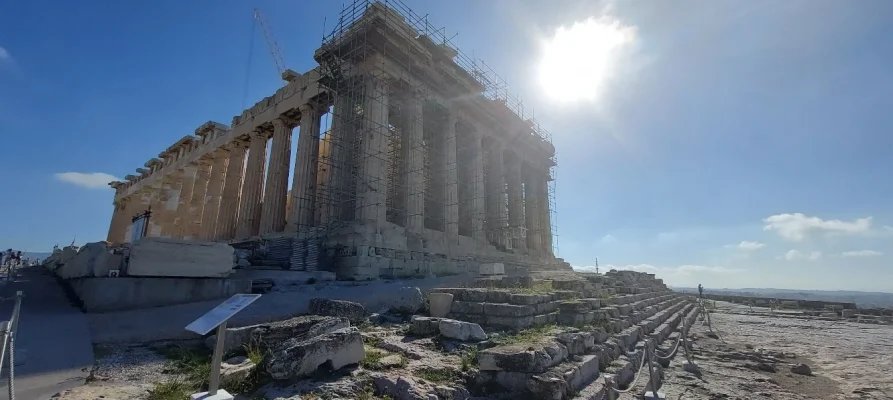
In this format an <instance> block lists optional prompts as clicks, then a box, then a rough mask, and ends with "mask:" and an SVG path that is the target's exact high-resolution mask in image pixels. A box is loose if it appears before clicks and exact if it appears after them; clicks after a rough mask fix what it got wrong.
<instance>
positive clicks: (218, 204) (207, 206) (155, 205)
mask: <svg viewBox="0 0 893 400" xmlns="http://www.w3.org/2000/svg"><path fill="white" fill-rule="evenodd" d="M300 113H301V114H300V126H301V129H300V134H299V138H298V155H297V158H296V161H295V174H294V180H293V184H292V198H291V199H287V196H288V176H289V170H290V165H289V160H290V157H291V154H290V153H291V136H292V130H293V128H294V127H296V126H297V121H295V120H292V119H290V118H286V117H282V118H279V119H276V120H274V121H273V123H272V126H262V127H259V128H258V129H256V130H255V131H254V132H252V133H251V134H250V135H248V137H247V138H245V137H243V138H238V139H236V140H234V141H233V142H231V143H229V144H227V145H226V146H224V147H222V148H218V149H216V150H215V151H213V152H212V153H210V154H208V155H206V156H205V157H203V158H201V159H199V160H198V161H197V162H194V163H192V164H190V165H188V166H186V167H185V168H183V169H181V170H179V171H176V172H174V173H172V174H170V175H168V176H165V177H163V178H162V179H160V180H158V181H157V183H156V185H154V186H149V187H144V188H141V189H140V190H139V191H138V192H137V193H135V194H133V195H131V196H129V197H127V198H122V199H118V200H117V201H116V203H115V209H114V213H113V215H112V222H111V224H110V227H109V234H108V240H109V241H126V240H129V239H130V238H125V237H124V236H125V232H126V231H127V227H128V226H129V224H130V223H131V218H132V216H133V215H135V214H137V213H140V212H143V211H145V210H147V209H150V210H151V211H152V216H151V217H150V229H149V232H148V233H149V236H164V237H174V238H185V239H202V240H228V239H235V238H247V237H251V236H256V235H263V234H268V233H275V232H282V231H284V230H285V229H286V227H288V228H289V229H290V230H297V229H298V226H299V225H309V224H311V223H312V216H313V213H312V212H311V211H309V210H312V209H313V204H312V203H313V201H314V200H315V188H316V171H317V157H318V143H317V142H318V139H319V134H320V131H319V130H320V116H321V112H320V110H318V109H316V108H314V107H312V106H310V105H305V106H303V107H301V108H300ZM270 139H272V145H271V146H270V152H269V161H270V162H269V165H268V164H267V141H268V140H270ZM246 152H247V155H246ZM265 170H266V171H265ZM265 172H266V173H265ZM264 177H266V178H264ZM308 202H309V204H308ZM287 204H290V208H289V209H286V205H287Z"/></svg>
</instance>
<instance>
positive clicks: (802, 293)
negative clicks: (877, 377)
mask: <svg viewBox="0 0 893 400" xmlns="http://www.w3.org/2000/svg"><path fill="white" fill-rule="evenodd" d="M673 289H674V290H680V291H683V290H684V291H686V292H690V293H697V291H698V288H688V287H674V288H673ZM704 292H706V293H717V294H730V295H738V296H758V297H777V298H780V299H789V300H819V301H839V302H852V303H856V305H857V306H858V307H859V308H893V293H885V292H860V291H856V290H798V289H772V288H742V289H713V288H705V289H704Z"/></svg>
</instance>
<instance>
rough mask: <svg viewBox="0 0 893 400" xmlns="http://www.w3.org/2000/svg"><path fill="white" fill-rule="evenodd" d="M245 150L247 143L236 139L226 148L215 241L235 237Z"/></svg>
mask: <svg viewBox="0 0 893 400" xmlns="http://www.w3.org/2000/svg"><path fill="white" fill-rule="evenodd" d="M247 149H248V143H247V142H245V141H243V140H238V139H237V140H235V141H233V142H232V143H230V144H229V145H228V146H227V151H228V152H229V160H228V161H227V163H226V177H225V178H224V183H223V194H222V196H221V199H220V211H219V212H218V213H217V230H216V231H215V233H214V238H215V239H218V240H228V239H233V238H235V236H236V221H237V220H238V213H239V192H240V191H241V189H242V173H243V172H244V171H243V170H244V168H245V151H246V150H247Z"/></svg>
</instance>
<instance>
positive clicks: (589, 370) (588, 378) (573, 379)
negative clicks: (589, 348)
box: [564, 354, 599, 393]
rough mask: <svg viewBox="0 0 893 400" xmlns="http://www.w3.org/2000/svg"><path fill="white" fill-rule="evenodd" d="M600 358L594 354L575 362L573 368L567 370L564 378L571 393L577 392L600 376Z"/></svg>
mask: <svg viewBox="0 0 893 400" xmlns="http://www.w3.org/2000/svg"><path fill="white" fill-rule="evenodd" d="M598 370H599V360H598V357H597V356H595V355H592V354H589V355H584V356H583V357H582V359H581V360H580V361H574V362H573V368H571V369H569V370H567V371H565V373H564V380H565V382H567V388H568V390H569V391H570V393H576V392H578V391H580V390H581V389H583V388H584V387H586V386H587V385H589V384H590V383H592V382H593V381H595V379H596V378H598Z"/></svg>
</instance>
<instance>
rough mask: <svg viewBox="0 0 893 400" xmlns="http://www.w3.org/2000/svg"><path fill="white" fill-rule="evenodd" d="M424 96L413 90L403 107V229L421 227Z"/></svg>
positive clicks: (423, 184)
mask: <svg viewBox="0 0 893 400" xmlns="http://www.w3.org/2000/svg"><path fill="white" fill-rule="evenodd" d="M423 107H424V99H423V98H421V97H420V96H419V95H418V94H417V93H413V94H411V95H409V96H407V99H406V101H405V103H404V106H403V109H404V110H405V115H404V118H405V120H404V129H403V135H402V138H401V144H400V151H401V153H402V155H403V157H402V158H403V165H404V171H403V179H404V182H403V187H405V188H406V192H405V196H406V200H405V203H404V204H406V221H405V227H406V230H408V231H410V232H415V233H421V232H422V231H423V230H424V229H425V171H424V168H425V144H424V140H425V138H424V126H425V123H424V120H423V115H424V113H423Z"/></svg>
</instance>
